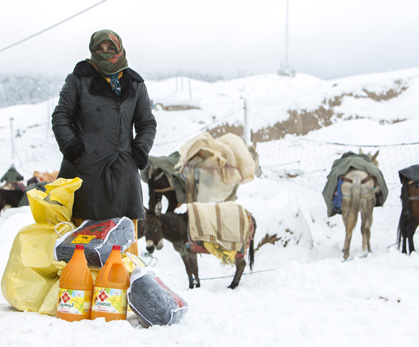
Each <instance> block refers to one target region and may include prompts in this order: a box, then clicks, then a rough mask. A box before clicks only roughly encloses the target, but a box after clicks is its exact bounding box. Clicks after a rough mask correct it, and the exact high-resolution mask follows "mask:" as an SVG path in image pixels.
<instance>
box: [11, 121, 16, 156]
mask: <svg viewBox="0 0 419 347" xmlns="http://www.w3.org/2000/svg"><path fill="white" fill-rule="evenodd" d="M13 133H14V131H13V117H11V118H10V141H11V145H12V162H13V161H14V160H15V153H16V150H15V140H14V136H13Z"/></svg>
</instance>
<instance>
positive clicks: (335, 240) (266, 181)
mask: <svg viewBox="0 0 419 347" xmlns="http://www.w3.org/2000/svg"><path fill="white" fill-rule="evenodd" d="M399 80H400V81H402V84H403V85H406V86H408V88H407V89H406V90H405V91H404V92H403V93H401V94H400V95H399V96H398V97H395V98H393V99H390V100H388V101H381V102H377V101H373V100H371V99H367V98H359V97H358V98H355V97H353V96H349V95H348V96H345V97H344V98H343V101H342V104H341V105H340V106H338V108H339V111H338V112H339V113H342V114H343V115H344V117H343V119H346V120H345V121H343V120H338V119H336V120H335V124H334V125H332V126H329V127H327V128H323V129H320V130H316V131H312V132H310V133H309V134H307V135H306V136H293V135H288V136H287V137H285V138H284V139H282V140H277V141H271V142H267V143H259V144H258V147H257V150H258V152H259V154H260V163H261V166H262V170H263V175H262V176H261V177H260V178H257V179H255V180H254V181H252V182H250V183H247V184H245V185H243V186H241V187H240V188H239V191H238V200H237V202H238V203H239V204H241V205H243V206H244V207H245V208H246V209H248V210H249V211H251V212H252V213H253V214H254V216H255V218H256V220H257V223H258V229H257V232H256V237H255V240H256V243H258V242H259V241H260V240H261V239H262V237H263V236H265V235H266V234H267V233H268V234H270V235H273V234H277V235H278V236H283V237H288V238H289V239H290V241H289V242H288V244H287V246H286V247H284V246H283V243H282V242H278V243H276V244H275V245H265V246H263V247H262V248H261V249H259V250H258V251H257V253H256V256H255V266H254V269H253V273H250V271H249V269H248V268H246V271H245V275H244V276H243V277H242V280H241V283H240V286H239V287H238V288H237V289H235V290H230V289H228V288H227V286H228V285H229V284H230V282H231V280H232V277H231V276H232V275H233V274H234V268H233V267H230V266H225V265H221V264H220V261H219V260H218V259H217V258H215V257H213V256H210V255H203V256H202V257H199V258H198V262H199V268H200V276H201V280H202V282H201V288H199V289H193V290H189V289H188V280H187V276H186V272H185V270H184V266H183V263H182V261H181V258H180V256H179V254H178V253H176V252H175V251H174V250H173V247H172V246H171V244H170V243H169V242H166V243H165V247H164V248H163V249H162V250H161V251H157V252H155V253H154V254H153V255H154V256H155V257H156V258H155V259H150V258H149V257H147V256H145V255H143V259H144V260H145V261H146V262H150V263H149V264H150V265H149V266H150V267H152V268H153V269H154V270H155V271H156V272H157V274H158V275H159V277H160V278H161V279H162V280H163V281H164V282H165V283H166V284H167V285H168V286H169V287H170V288H171V289H172V290H174V291H175V292H177V293H178V294H180V295H181V296H182V297H183V298H184V299H185V300H186V301H187V302H188V304H189V311H188V313H187V315H186V317H185V318H184V320H183V321H182V322H181V323H180V324H177V325H173V326H171V327H159V326H156V327H153V328H150V329H144V328H142V327H141V326H139V325H137V323H138V322H137V321H136V319H135V316H134V315H133V314H132V313H130V314H129V316H130V318H131V319H129V320H128V321H116V322H109V323H106V322H105V321H104V320H103V319H98V320H95V321H81V322H75V323H68V322H65V321H61V320H58V319H56V317H50V316H45V315H40V314H38V313H32V312H23V313H22V312H18V311H16V310H14V309H13V308H11V307H10V305H8V303H7V302H6V301H5V300H4V298H3V297H2V296H1V295H0V346H26V345H27V346H85V345H89V344H97V345H100V346H114V345H118V346H119V345H120V346H141V345H145V344H147V345H151V346H194V347H195V346H203V347H204V346H229V345H242V346H337V345H339V346H355V345H356V346H395V345H407V346H414V345H416V344H417V341H418V340H419V319H418V318H417V317H418V312H419V300H418V296H419V294H418V293H419V281H418V280H417V276H418V271H419V256H418V255H417V254H416V253H414V254H412V255H411V256H410V257H409V256H406V255H402V254H400V252H399V251H398V250H397V246H396V245H395V241H396V231H397V223H398V219H399V216H400V203H399V195H400V183H399V181H398V170H400V169H403V168H405V167H407V166H410V165H413V164H418V156H417V153H418V149H419V145H418V144H416V143H417V132H418V131H419V101H418V98H417V95H418V92H419V90H418V89H419V69H414V70H406V71H399V72H392V73H385V74H374V75H363V76H354V77H351V78H346V79H342V80H335V81H322V80H318V79H316V78H314V77H311V76H304V75H297V76H296V78H294V79H289V78H286V77H281V76H277V75H263V76H253V77H247V78H244V79H238V80H231V81H224V82H216V83H205V82H199V81H191V83H190V84H189V82H185V81H183V91H182V87H181V83H180V80H178V81H177V82H176V80H175V79H171V80H167V81H162V82H148V83H147V86H148V89H149V92H150V95H151V96H152V98H154V99H155V100H164V99H170V100H173V99H179V100H182V99H188V98H191V97H192V98H195V99H199V100H200V101H199V102H200V105H201V110H189V111H172V112H168V111H156V112H155V116H156V118H157V121H158V135H157V139H156V145H155V147H154V148H153V152H152V154H153V155H167V154H170V153H171V152H172V151H175V150H177V149H178V148H179V146H180V145H181V144H183V143H184V142H185V141H186V140H187V139H189V138H190V137H191V136H193V135H195V134H197V133H198V132H199V131H202V129H204V128H205V126H208V125H210V124H216V123H217V122H222V121H228V122H230V123H232V122H242V118H243V114H242V110H241V107H242V105H243V99H241V98H246V100H247V101H248V107H249V115H250V117H249V118H250V120H249V121H250V124H251V128H252V129H253V130H255V131H256V130H258V129H260V128H262V127H266V126H268V125H272V124H274V123H275V122H278V121H281V120H283V119H285V118H286V116H287V113H286V111H287V110H288V109H290V108H292V109H301V110H303V109H307V110H310V109H315V108H317V107H318V106H319V105H320V104H321V103H322V101H323V100H324V98H333V97H334V96H341V95H343V94H345V95H346V94H350V93H352V95H365V93H364V92H363V89H367V90H368V91H370V92H372V91H373V92H376V93H382V92H385V91H386V90H388V89H391V88H394V86H395V82H394V81H399ZM176 83H177V91H176ZM189 85H190V86H191V88H190V89H189ZM396 85H397V84H396ZM185 86H186V87H185ZM182 93H183V94H182ZM363 93H364V94H363ZM54 102H56V100H55V101H53V102H52V103H51V102H50V103H43V104H39V105H25V106H13V107H8V108H4V109H0V134H1V135H2V136H1V139H0V143H2V146H1V149H0V151H1V154H2V158H3V159H2V161H1V163H0V172H2V173H3V172H5V171H6V170H7V168H8V167H9V166H10V164H11V163H12V162H13V163H15V165H16V167H17V169H18V171H19V172H21V173H22V174H23V175H24V176H25V178H30V177H31V175H32V172H33V171H34V170H38V171H53V170H57V169H58V167H59V163H60V160H61V156H60V153H59V152H58V149H57V145H56V143H55V140H54V139H53V137H52V135H51V132H50V130H49V127H50V126H49V123H47V122H49V120H48V115H49V113H50V112H51V109H52V106H51V104H53V103H54ZM356 115H358V116H361V115H362V116H364V117H366V118H368V119H355V118H356ZM351 116H352V118H353V119H352V120H349V119H351ZM11 117H13V119H14V120H13V122H12V124H13V133H14V135H16V133H17V132H18V133H19V134H20V136H18V137H14V142H13V146H14V148H15V154H14V156H13V157H12V153H13V152H12V142H11V140H10V133H11V131H10V124H11V123H10V118H11ZM397 120H404V121H402V122H394V121H397ZM360 147H361V148H362V149H363V150H364V152H369V151H371V152H375V151H376V150H380V154H379V156H378V160H379V162H380V169H381V170H382V171H383V174H384V177H385V179H386V181H387V185H388V187H389V197H388V199H387V202H386V203H385V205H384V206H383V207H377V208H375V210H374V222H373V226H372V238H371V246H372V249H373V253H372V254H369V255H368V256H366V257H365V254H363V252H362V250H361V235H360V231H359V226H358V227H357V229H356V230H355V232H354V236H353V240H352V244H351V246H352V247H351V258H350V260H349V261H345V262H344V261H342V254H341V248H342V245H343V239H344V236H345V235H344V234H345V233H344V226H343V223H342V219H341V217H340V216H334V217H331V218H328V217H327V213H326V204H325V203H324V200H323V197H322V195H321V191H322V189H323V187H324V185H325V183H326V176H327V174H328V173H329V171H330V167H331V165H332V163H333V161H334V160H335V159H338V158H339V157H340V156H341V155H342V153H344V152H346V151H348V150H352V151H355V152H358V150H359V148H360ZM143 190H144V195H145V196H147V193H148V192H147V187H145V186H144V187H143ZM180 210H182V208H181V209H180ZM31 223H33V219H32V215H31V212H30V209H29V207H21V208H16V209H10V210H8V211H6V212H5V213H3V214H2V215H1V217H0V237H1V242H0V274H2V273H3V271H4V268H5V266H6V264H7V260H8V255H9V252H10V249H11V245H12V242H13V239H14V237H15V235H16V234H17V233H18V232H19V230H20V229H21V228H22V227H23V226H25V225H28V224H31ZM287 229H288V230H292V231H294V234H293V235H292V236H288V235H287V234H289V233H287V232H286V231H285V230H287ZM297 239H299V242H298V244H297V242H296V240H297ZM417 242H419V240H417ZM139 248H140V252H145V242H144V240H143V239H141V240H140V241H139Z"/></svg>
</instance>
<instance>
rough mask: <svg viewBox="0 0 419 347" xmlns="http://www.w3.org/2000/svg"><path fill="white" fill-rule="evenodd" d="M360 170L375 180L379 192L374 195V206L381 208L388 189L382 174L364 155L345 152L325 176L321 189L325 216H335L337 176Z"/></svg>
mask: <svg viewBox="0 0 419 347" xmlns="http://www.w3.org/2000/svg"><path fill="white" fill-rule="evenodd" d="M351 168H353V169H357V170H362V171H365V172H367V173H369V174H370V175H372V176H374V177H376V178H377V183H378V186H379V187H380V191H379V192H378V193H377V194H376V198H377V201H376V204H375V206H383V205H384V202H385V201H386V199H387V195H388V189H387V184H386V182H385V180H384V177H383V174H382V173H381V171H380V170H379V169H378V167H377V166H375V165H374V163H372V162H371V160H370V158H369V157H368V156H367V155H365V154H355V153H353V152H346V153H344V154H343V155H342V157H341V158H340V159H337V160H335V161H334V162H333V165H332V169H331V171H330V173H329V175H328V176H327V182H326V185H325V187H324V189H323V198H324V200H325V202H326V205H327V215H328V217H331V216H333V215H335V214H336V212H335V211H334V210H333V194H334V192H335V189H336V186H337V183H338V179H339V176H341V175H344V174H346V173H347V172H348V171H349V169H351Z"/></svg>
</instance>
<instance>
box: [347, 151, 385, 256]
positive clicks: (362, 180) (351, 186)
mask: <svg viewBox="0 0 419 347" xmlns="http://www.w3.org/2000/svg"><path fill="white" fill-rule="evenodd" d="M361 153H362V152H361ZM378 153H379V151H377V152H376V153H375V154H374V155H371V154H368V156H369V158H370V159H371V162H372V163H374V164H375V165H376V166H378V162H377V161H376V159H377V156H378ZM341 179H342V181H343V182H342V186H341V189H342V206H341V209H342V219H343V222H344V224H345V229H346V237H345V242H344V246H343V258H344V259H348V258H349V249H350V244H351V239H352V232H353V230H354V228H355V226H356V223H357V221H358V213H359V212H361V220H362V223H361V234H362V250H363V251H364V252H369V253H370V252H371V245H370V238H371V226H372V220H373V209H374V207H375V205H376V194H377V193H378V192H379V191H380V187H379V186H378V185H377V179H376V178H375V177H374V176H372V175H370V174H369V173H367V172H365V171H362V170H357V169H353V168H351V169H350V170H349V171H348V172H347V173H346V174H344V175H343V176H341Z"/></svg>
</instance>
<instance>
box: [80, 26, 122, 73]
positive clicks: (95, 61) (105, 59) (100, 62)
mask: <svg viewBox="0 0 419 347" xmlns="http://www.w3.org/2000/svg"><path fill="white" fill-rule="evenodd" d="M107 40H109V41H111V42H112V43H113V45H114V46H115V49H116V51H115V53H104V52H98V53H96V52H95V51H96V49H97V48H98V47H99V45H100V44H101V43H102V42H103V41H107ZM89 50H90V53H91V59H86V61H88V62H89V63H90V64H92V65H93V66H94V67H95V68H96V70H97V71H99V72H100V73H101V74H102V75H104V76H107V77H109V76H110V75H115V74H117V75H116V76H118V73H119V72H120V71H122V70H124V69H126V68H127V67H128V61H127V59H126V57H125V49H124V47H123V45H122V40H121V38H120V37H119V35H118V34H117V33H115V32H113V31H112V30H106V29H105V30H100V31H97V32H95V33H94V34H93V35H92V37H91V39H90V44H89Z"/></svg>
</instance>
